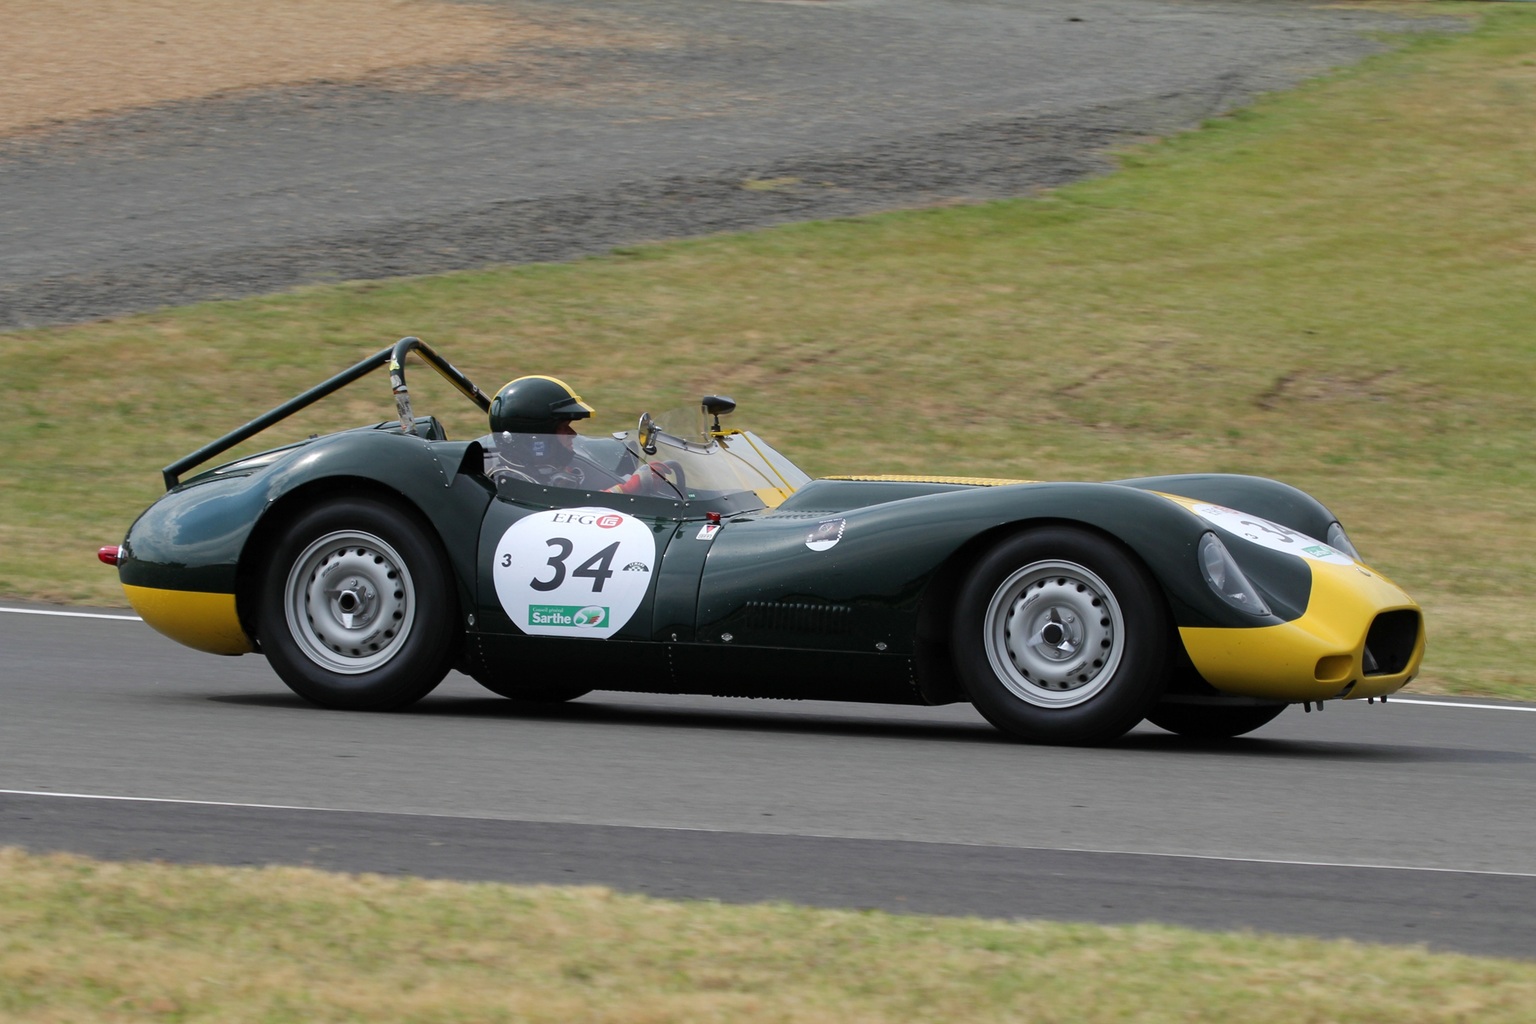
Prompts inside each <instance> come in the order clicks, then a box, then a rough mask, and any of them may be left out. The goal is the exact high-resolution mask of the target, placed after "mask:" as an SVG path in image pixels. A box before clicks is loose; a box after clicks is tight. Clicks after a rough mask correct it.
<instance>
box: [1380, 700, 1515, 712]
mask: <svg viewBox="0 0 1536 1024" xmlns="http://www.w3.org/2000/svg"><path fill="white" fill-rule="evenodd" d="M1387 703H1389V704H1418V705H1420V706H1421V707H1426V708H1475V709H1477V710H1478V711H1536V704H1457V703H1455V702H1453V701H1448V700H1413V699H1412V698H1409V697H1393V698H1392V699H1391V700H1390V701H1388V702H1387Z"/></svg>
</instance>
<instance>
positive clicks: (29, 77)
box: [0, 0, 618, 135]
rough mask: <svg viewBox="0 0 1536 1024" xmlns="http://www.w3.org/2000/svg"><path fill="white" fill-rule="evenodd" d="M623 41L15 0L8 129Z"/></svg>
mask: <svg viewBox="0 0 1536 1024" xmlns="http://www.w3.org/2000/svg"><path fill="white" fill-rule="evenodd" d="M615 38H618V37H615V36H613V35H612V34H611V33H609V32H608V31H607V30H605V29H600V28H597V27H595V26H593V25H590V24H586V23H577V22H572V23H568V24H562V23H560V22H559V21H557V20H555V19H553V18H551V17H549V16H544V17H541V18H540V20H538V21H532V20H530V19H529V18H528V17H527V16H525V15H523V14H521V13H519V12H515V11H512V10H510V9H505V8H503V9H497V8H492V7H481V6H473V5H468V4H456V3H446V2H442V0H261V2H259V3H253V2H250V0H5V3H4V29H3V30H0V67H4V68H5V75H4V77H3V78H0V135H6V134H12V133H15V132H17V131H22V130H26V129H29V128H37V127H46V126H51V125H57V124H59V123H62V122H67V121H71V120H76V119H80V118H85V117H91V116H95V115H100V114H108V113H114V112H118V111H122V110H126V109H129V108H133V107H142V106H147V105H151V104H156V103H164V102H169V101H175V100H194V99H199V98H202V97H206V96H211V95H215V94H219V93H226V92H230V91H233V90H241V89H252V88H260V87H269V86H281V85H297V84H304V83H313V82H354V81H362V80H369V79H374V78H380V77H383V78H386V79H387V80H388V81H389V83H390V84H391V85H396V86H398V85H400V84H407V85H408V84H410V80H411V79H412V78H413V77H414V78H418V79H420V78H422V77H426V78H428V79H432V78H434V74H433V72H434V71H437V72H441V69H445V68H451V67H454V66H462V65H466V64H471V63H476V62H486V61H493V60H504V59H506V58H507V57H508V56H509V55H514V56H515V55H518V54H519V53H520V54H521V56H522V57H523V58H524V59H525V60H526V59H527V58H529V56H530V53H531V51H536V50H538V49H540V48H544V47H550V46H577V45H580V46H588V47H589V46H592V45H593V44H594V43H597V44H604V43H610V44H611V43H612V42H613V41H614V39H615ZM435 77H437V78H441V77H442V74H441V73H440V74H438V75H436V76H435ZM449 78H451V74H450V75H449ZM454 84H455V83H453V82H451V81H450V82H449V85H450V87H452V86H453V85H454ZM457 85H458V86H460V87H462V86H463V85H464V83H457Z"/></svg>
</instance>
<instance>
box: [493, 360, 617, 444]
mask: <svg viewBox="0 0 1536 1024" xmlns="http://www.w3.org/2000/svg"><path fill="white" fill-rule="evenodd" d="M591 415H592V407H591V406H590V405H588V404H587V403H586V402H583V401H582V400H581V396H580V395H578V394H577V393H576V392H574V391H572V390H571V386H570V385H569V384H567V383H566V382H565V381H563V380H560V379H559V378H558V377H544V376H539V375H534V376H528V377H519V378H517V379H516V380H514V381H509V382H507V383H506V384H504V385H502V388H501V390H500V391H498V392H496V397H495V398H494V399H492V400H491V430H492V431H493V432H494V433H498V434H499V433H501V432H502V431H504V430H505V431H510V432H512V433H514V434H553V433H554V432H555V431H556V430H558V429H559V427H560V424H561V423H568V422H570V421H571V420H584V419H586V418H587V417H588V416H591Z"/></svg>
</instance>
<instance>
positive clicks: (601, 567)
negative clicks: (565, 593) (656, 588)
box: [501, 537, 619, 594]
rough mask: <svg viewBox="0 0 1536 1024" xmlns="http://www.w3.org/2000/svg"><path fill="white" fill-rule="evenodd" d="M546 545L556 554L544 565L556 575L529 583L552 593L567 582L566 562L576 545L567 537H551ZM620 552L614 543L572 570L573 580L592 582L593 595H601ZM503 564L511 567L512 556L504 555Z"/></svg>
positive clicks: (537, 588) (535, 579)
mask: <svg viewBox="0 0 1536 1024" xmlns="http://www.w3.org/2000/svg"><path fill="white" fill-rule="evenodd" d="M544 543H545V544H548V545H549V546H550V547H551V548H554V549H555V553H554V554H552V555H550V556H549V561H548V562H546V563H544V564H545V565H547V566H549V567H550V568H551V569H553V570H554V571H555V572H554V575H553V576H552V577H550V578H549V579H547V580H541V579H539V578H538V577H537V576H535V577H534V578H533V579H531V580H529V581H528V585H529V586H530V587H532V588H533V589H534V590H539V591H550V590H555V589H557V588H558V587H559V586H560V584H562V583H564V582H565V574H566V569H565V560H566V559H567V558H570V557H571V552H572V551H573V550H574V549H575V547H576V545H574V544H572V543H571V542H570V540H568V539H567V538H565V537H551V538H549V539H548V540H546V541H545V542H544ZM618 550H619V542H618V541H614V542H613V543H612V544H609V545H608V546H607V547H605V548H603V550H601V551H599V552H598V553H597V554H595V555H593V556H592V557H591V558H589V559H587V560H586V561H585V562H582V563H581V564H580V565H578V566H577V567H576V568H574V569H572V570H571V576H572V578H575V579H589V580H591V581H592V593H594V594H601V593H602V592H603V584H604V583H606V582H607V581H608V580H609V578H610V577H612V576H613V556H614V555H616V554H617V553H618ZM501 564H502V565H503V566H510V565H511V564H512V556H511V555H510V554H504V555H502V556H501Z"/></svg>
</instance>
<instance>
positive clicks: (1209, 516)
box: [1190, 505, 1355, 565]
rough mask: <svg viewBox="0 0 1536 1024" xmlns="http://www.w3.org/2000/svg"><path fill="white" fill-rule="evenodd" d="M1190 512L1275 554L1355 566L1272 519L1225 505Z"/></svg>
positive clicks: (1194, 508) (1337, 552)
mask: <svg viewBox="0 0 1536 1024" xmlns="http://www.w3.org/2000/svg"><path fill="white" fill-rule="evenodd" d="M1190 509H1191V511H1193V512H1194V513H1195V515H1197V516H1199V517H1200V518H1201V519H1204V520H1205V521H1206V522H1208V523H1212V524H1214V525H1216V526H1219V527H1221V528H1222V529H1223V530H1226V531H1227V532H1228V533H1235V534H1237V535H1238V536H1239V537H1242V538H1243V539H1244V540H1251V541H1253V542H1254V543H1255V544H1258V545H1261V546H1262V547H1266V548H1269V549H1270V550H1272V551H1284V552H1285V553H1286V554H1288V555H1295V556H1296V557H1297V558H1307V559H1311V560H1312V561H1314V562H1328V563H1329V564H1331V565H1354V564H1355V560H1354V559H1353V558H1350V557H1349V556H1348V555H1346V554H1345V553H1344V552H1342V551H1340V550H1339V549H1338V548H1336V547H1333V546H1332V545H1329V544H1324V543H1323V542H1322V541H1320V540H1318V539H1317V538H1315V537H1308V536H1307V535H1306V534H1304V533H1302V532H1301V531H1299V530H1293V529H1291V528H1290V527H1289V526H1281V525H1280V524H1279V523H1272V522H1270V521H1269V520H1268V519H1263V518H1261V517H1259V516H1255V515H1250V514H1249V513H1247V512H1239V511H1238V510H1237V509H1235V508H1227V507H1226V506H1225V505H1192V506H1190Z"/></svg>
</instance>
